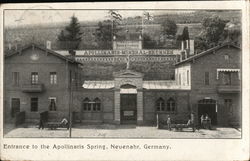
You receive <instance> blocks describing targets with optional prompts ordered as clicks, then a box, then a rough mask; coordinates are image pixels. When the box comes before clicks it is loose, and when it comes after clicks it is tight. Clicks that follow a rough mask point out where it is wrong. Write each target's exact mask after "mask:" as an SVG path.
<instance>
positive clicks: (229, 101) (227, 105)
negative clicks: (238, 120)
mask: <svg viewBox="0 0 250 161" xmlns="http://www.w3.org/2000/svg"><path fill="white" fill-rule="evenodd" d="M232 104H233V100H232V99H224V106H225V109H226V110H228V111H229V112H230V113H232V112H233V108H232Z"/></svg>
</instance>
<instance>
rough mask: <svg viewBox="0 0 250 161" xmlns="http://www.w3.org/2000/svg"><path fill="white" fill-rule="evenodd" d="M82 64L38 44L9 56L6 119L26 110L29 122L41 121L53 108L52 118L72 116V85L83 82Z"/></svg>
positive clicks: (5, 76)
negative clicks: (41, 113) (70, 113)
mask: <svg viewBox="0 0 250 161" xmlns="http://www.w3.org/2000/svg"><path fill="white" fill-rule="evenodd" d="M79 65H80V63H78V62H77V61H75V60H74V59H70V58H67V57H65V56H62V55H60V54H58V53H56V52H54V51H52V50H50V49H45V48H41V47H39V46H37V45H35V44H32V45H28V46H26V47H24V48H23V49H21V50H19V51H16V52H14V53H12V54H8V55H5V60H4V117H5V121H7V122H8V121H10V122H11V120H13V118H14V116H15V114H16V113H17V112H20V111H25V115H26V122H38V121H39V117H40V115H39V113H40V112H43V111H49V118H50V119H51V120H53V119H56V118H62V117H68V113H69V112H68V111H69V105H70V102H69V100H70V91H71V90H70V89H71V86H75V85H79V84H81V74H82V73H81V70H80V67H79ZM72 79H74V82H73V83H74V84H71V83H70V80H72Z"/></svg>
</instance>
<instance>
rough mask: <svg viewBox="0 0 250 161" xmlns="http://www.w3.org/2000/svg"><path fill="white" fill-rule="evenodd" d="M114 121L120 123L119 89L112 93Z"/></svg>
mask: <svg viewBox="0 0 250 161" xmlns="http://www.w3.org/2000/svg"><path fill="white" fill-rule="evenodd" d="M114 100H115V103H114V106H115V107H114V119H115V120H114V121H115V123H117V124H120V112H121V110H120V90H115V95H114Z"/></svg>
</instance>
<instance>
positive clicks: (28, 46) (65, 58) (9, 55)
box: [4, 43, 82, 64]
mask: <svg viewBox="0 0 250 161" xmlns="http://www.w3.org/2000/svg"><path fill="white" fill-rule="evenodd" d="M30 47H36V48H38V49H40V50H43V51H45V52H48V53H50V54H53V55H55V56H57V57H59V58H61V59H64V60H66V61H69V62H71V63H76V64H82V63H81V62H78V61H76V60H73V59H70V58H68V57H66V56H63V55H61V54H59V53H57V52H55V51H53V50H51V49H46V48H44V47H40V46H38V45H37V44H34V43H31V44H29V45H26V46H24V47H23V48H22V49H20V50H19V51H16V52H13V53H11V54H8V55H4V57H5V58H8V57H11V56H13V55H16V54H18V53H20V52H21V51H23V50H26V49H28V48H30Z"/></svg>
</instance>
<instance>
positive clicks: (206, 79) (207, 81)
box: [205, 72, 209, 85]
mask: <svg viewBox="0 0 250 161" xmlns="http://www.w3.org/2000/svg"><path fill="white" fill-rule="evenodd" d="M205 85H209V72H205Z"/></svg>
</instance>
